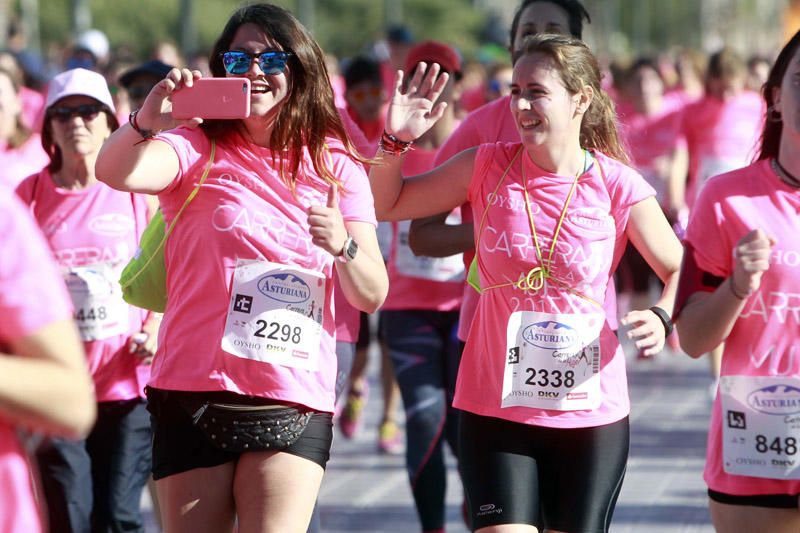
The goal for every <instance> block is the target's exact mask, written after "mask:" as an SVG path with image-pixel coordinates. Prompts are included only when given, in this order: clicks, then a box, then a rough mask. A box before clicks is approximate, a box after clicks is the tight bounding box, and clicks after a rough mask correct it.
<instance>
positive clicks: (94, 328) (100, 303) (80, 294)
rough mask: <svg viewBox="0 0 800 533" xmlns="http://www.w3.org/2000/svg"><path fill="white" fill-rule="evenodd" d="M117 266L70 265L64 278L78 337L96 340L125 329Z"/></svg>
mask: <svg viewBox="0 0 800 533" xmlns="http://www.w3.org/2000/svg"><path fill="white" fill-rule="evenodd" d="M118 279H119V268H117V267H115V266H114V265H112V264H110V263H98V264H95V265H87V266H81V267H71V268H69V269H68V270H66V271H65V272H64V281H65V283H66V285H67V289H68V290H69V294H70V296H71V297H72V305H73V307H74V308H75V312H74V315H73V317H74V319H75V323H76V324H77V326H78V331H79V333H80V335H81V339H83V340H84V341H97V340H102V339H107V338H109V337H115V336H117V335H124V334H126V333H127V332H128V304H126V303H125V301H124V300H123V299H122V289H121V288H120V286H119V283H118V282H117V280H118Z"/></svg>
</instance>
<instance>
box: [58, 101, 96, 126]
mask: <svg viewBox="0 0 800 533" xmlns="http://www.w3.org/2000/svg"><path fill="white" fill-rule="evenodd" d="M106 109H107V108H106V106H104V105H103V104H83V105H79V106H75V107H67V106H61V107H51V108H50V109H49V110H48V111H47V115H48V116H49V117H52V118H54V119H56V120H57V121H59V122H67V121H69V120H72V117H76V116H77V117H81V118H82V119H83V121H84V122H90V121H92V120H94V119H95V118H97V115H99V114H100V113H102V112H103V111H105V110H106Z"/></svg>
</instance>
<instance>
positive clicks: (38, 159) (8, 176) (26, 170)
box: [0, 133, 50, 189]
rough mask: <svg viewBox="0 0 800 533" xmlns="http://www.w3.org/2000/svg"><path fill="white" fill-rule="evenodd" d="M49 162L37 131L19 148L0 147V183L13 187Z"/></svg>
mask: <svg viewBox="0 0 800 533" xmlns="http://www.w3.org/2000/svg"><path fill="white" fill-rule="evenodd" d="M49 163H50V157H49V156H48V155H47V153H45V151H44V148H42V139H41V137H39V134H38V133H34V134H32V135H31V136H30V137H29V138H28V140H27V141H25V143H23V144H22V146H20V147H19V148H9V147H8V146H3V147H2V149H0V169H2V170H0V185H2V186H5V187H8V188H11V189H13V188H15V187H16V186H17V185H19V183H20V182H21V181H22V180H23V179H25V178H27V177H28V176H30V175H31V174H33V173H35V172H38V171H39V170H41V169H42V168H43V167H46V166H47V165H48V164H49Z"/></svg>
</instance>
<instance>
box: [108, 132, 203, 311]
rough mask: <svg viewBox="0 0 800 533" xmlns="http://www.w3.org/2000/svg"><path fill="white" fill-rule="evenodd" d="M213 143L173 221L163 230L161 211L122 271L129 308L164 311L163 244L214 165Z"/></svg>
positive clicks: (144, 232) (164, 224)
mask: <svg viewBox="0 0 800 533" xmlns="http://www.w3.org/2000/svg"><path fill="white" fill-rule="evenodd" d="M215 152H216V143H215V142H214V141H213V140H212V141H211V155H210V156H209V159H208V164H207V165H206V168H205V170H204V171H203V176H202V177H201V178H200V181H199V182H198V183H197V185H196V186H195V188H194V189H192V192H190V193H189V196H188V197H187V198H186V201H184V202H183V205H182V206H181V208H180V210H179V211H178V213H177V214H176V215H175V218H174V219H173V220H172V222H171V223H170V225H169V228H167V227H166V223H165V222H164V215H163V214H162V213H161V209H159V210H158V211H156V213H155V215H153V218H152V219H151V220H150V222H149V223H148V224H147V227H146V228H145V229H144V231H143V232H142V236H141V238H140V239H139V248H138V249H137V250H136V254H134V256H133V259H131V260H130V261H129V262H128V264H127V265H126V266H125V269H124V270H123V271H122V274H121V275H120V278H119V284H120V286H121V287H122V298H123V299H124V300H125V301H126V302H128V303H129V304H131V305H135V306H136V307H141V308H142V309H149V310H150V311H156V312H158V313H163V312H164V309H166V307H167V269H166V265H165V263H164V243H165V242H167V237H169V236H170V234H171V233H172V230H173V229H175V223H176V222H177V221H178V218H179V217H180V216H181V214H182V213H183V211H184V209H186V207H187V206H188V205H189V203H191V201H192V200H193V199H194V197H195V196H197V193H198V191H199V190H200V187H201V186H202V185H203V182H204V181H205V180H206V178H207V177H208V173H209V171H210V170H211V165H212V164H213V163H214V153H215Z"/></svg>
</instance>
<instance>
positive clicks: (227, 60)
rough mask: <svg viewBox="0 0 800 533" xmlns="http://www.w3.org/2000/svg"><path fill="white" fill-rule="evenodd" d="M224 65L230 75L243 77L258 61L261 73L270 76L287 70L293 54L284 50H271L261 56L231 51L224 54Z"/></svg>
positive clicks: (222, 54)
mask: <svg viewBox="0 0 800 533" xmlns="http://www.w3.org/2000/svg"><path fill="white" fill-rule="evenodd" d="M220 55H221V56H222V65H223V66H224V67H225V71H226V72H227V73H228V74H236V75H241V74H244V73H245V72H247V71H248V70H250V66H251V65H252V64H253V60H254V59H255V60H257V61H258V67H259V68H260V69H261V72H263V73H264V74H266V75H268V76H273V75H275V74H280V73H281V72H283V71H284V70H285V69H286V62H287V61H289V57H290V56H291V55H292V54H291V52H284V51H283V50H269V51H266V52H261V53H260V54H251V53H249V52H243V51H241V50H230V51H228V52H222V53H221V54H220Z"/></svg>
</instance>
